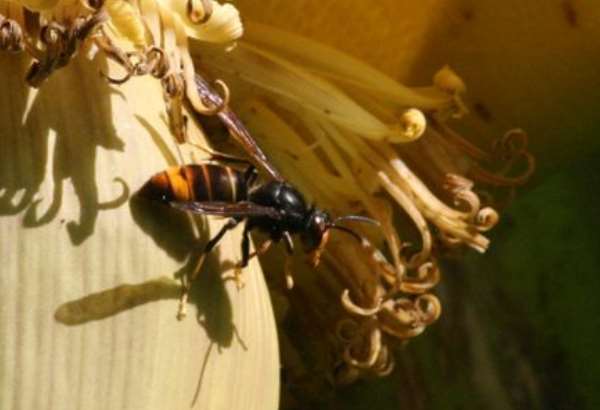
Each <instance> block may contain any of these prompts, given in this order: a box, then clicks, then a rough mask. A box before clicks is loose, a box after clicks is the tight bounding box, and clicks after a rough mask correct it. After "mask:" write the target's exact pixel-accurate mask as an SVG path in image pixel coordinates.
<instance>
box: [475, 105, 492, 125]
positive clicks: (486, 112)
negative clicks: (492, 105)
mask: <svg viewBox="0 0 600 410" xmlns="http://www.w3.org/2000/svg"><path fill="white" fill-rule="evenodd" d="M473 112H474V113H475V114H476V115H477V116H478V117H479V118H481V119H482V120H483V121H485V122H488V123H489V122H492V121H493V120H494V116H493V115H492V112H491V111H490V109H489V108H488V107H487V105H485V104H484V103H482V102H480V101H479V102H476V103H475V104H473Z"/></svg>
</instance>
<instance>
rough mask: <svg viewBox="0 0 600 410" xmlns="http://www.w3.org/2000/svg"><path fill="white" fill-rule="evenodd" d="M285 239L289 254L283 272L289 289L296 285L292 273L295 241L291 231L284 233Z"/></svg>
mask: <svg viewBox="0 0 600 410" xmlns="http://www.w3.org/2000/svg"><path fill="white" fill-rule="evenodd" d="M283 240H284V243H285V250H286V251H287V255H286V257H285V265H284V267H283V273H284V274H285V284H286V286H287V288H288V289H292V288H293V287H294V276H293V275H292V256H293V254H294V241H293V240H292V236H291V235H290V233H289V232H284V233H283Z"/></svg>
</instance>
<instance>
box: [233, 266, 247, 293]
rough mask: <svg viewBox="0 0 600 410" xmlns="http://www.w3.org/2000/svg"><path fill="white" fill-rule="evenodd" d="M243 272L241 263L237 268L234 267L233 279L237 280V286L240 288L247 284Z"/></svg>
mask: <svg viewBox="0 0 600 410" xmlns="http://www.w3.org/2000/svg"><path fill="white" fill-rule="evenodd" d="M242 274H243V272H242V266H241V265H240V264H237V265H236V266H235V268H233V280H234V281H235V287H236V288H237V289H238V290H241V289H242V288H244V286H246V283H245V282H244V277H243V276H242Z"/></svg>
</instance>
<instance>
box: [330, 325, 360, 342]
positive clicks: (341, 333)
mask: <svg viewBox="0 0 600 410" xmlns="http://www.w3.org/2000/svg"><path fill="white" fill-rule="evenodd" d="M359 330H360V326H359V325H358V323H357V322H356V321H355V320H353V319H344V320H341V321H339V322H338V324H337V325H336V327H335V334H336V336H337V337H338V339H340V340H341V341H342V342H343V343H351V342H352V341H353V340H355V339H356V337H357V335H358V332H359Z"/></svg>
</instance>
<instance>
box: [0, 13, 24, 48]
mask: <svg viewBox="0 0 600 410" xmlns="http://www.w3.org/2000/svg"><path fill="white" fill-rule="evenodd" d="M23 48H24V44H23V30H22V29H21V26H20V25H19V23H17V22H16V21H15V20H12V19H8V18H5V17H4V16H2V15H1V14H0V51H10V52H13V53H17V52H19V51H22V50H23Z"/></svg>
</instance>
